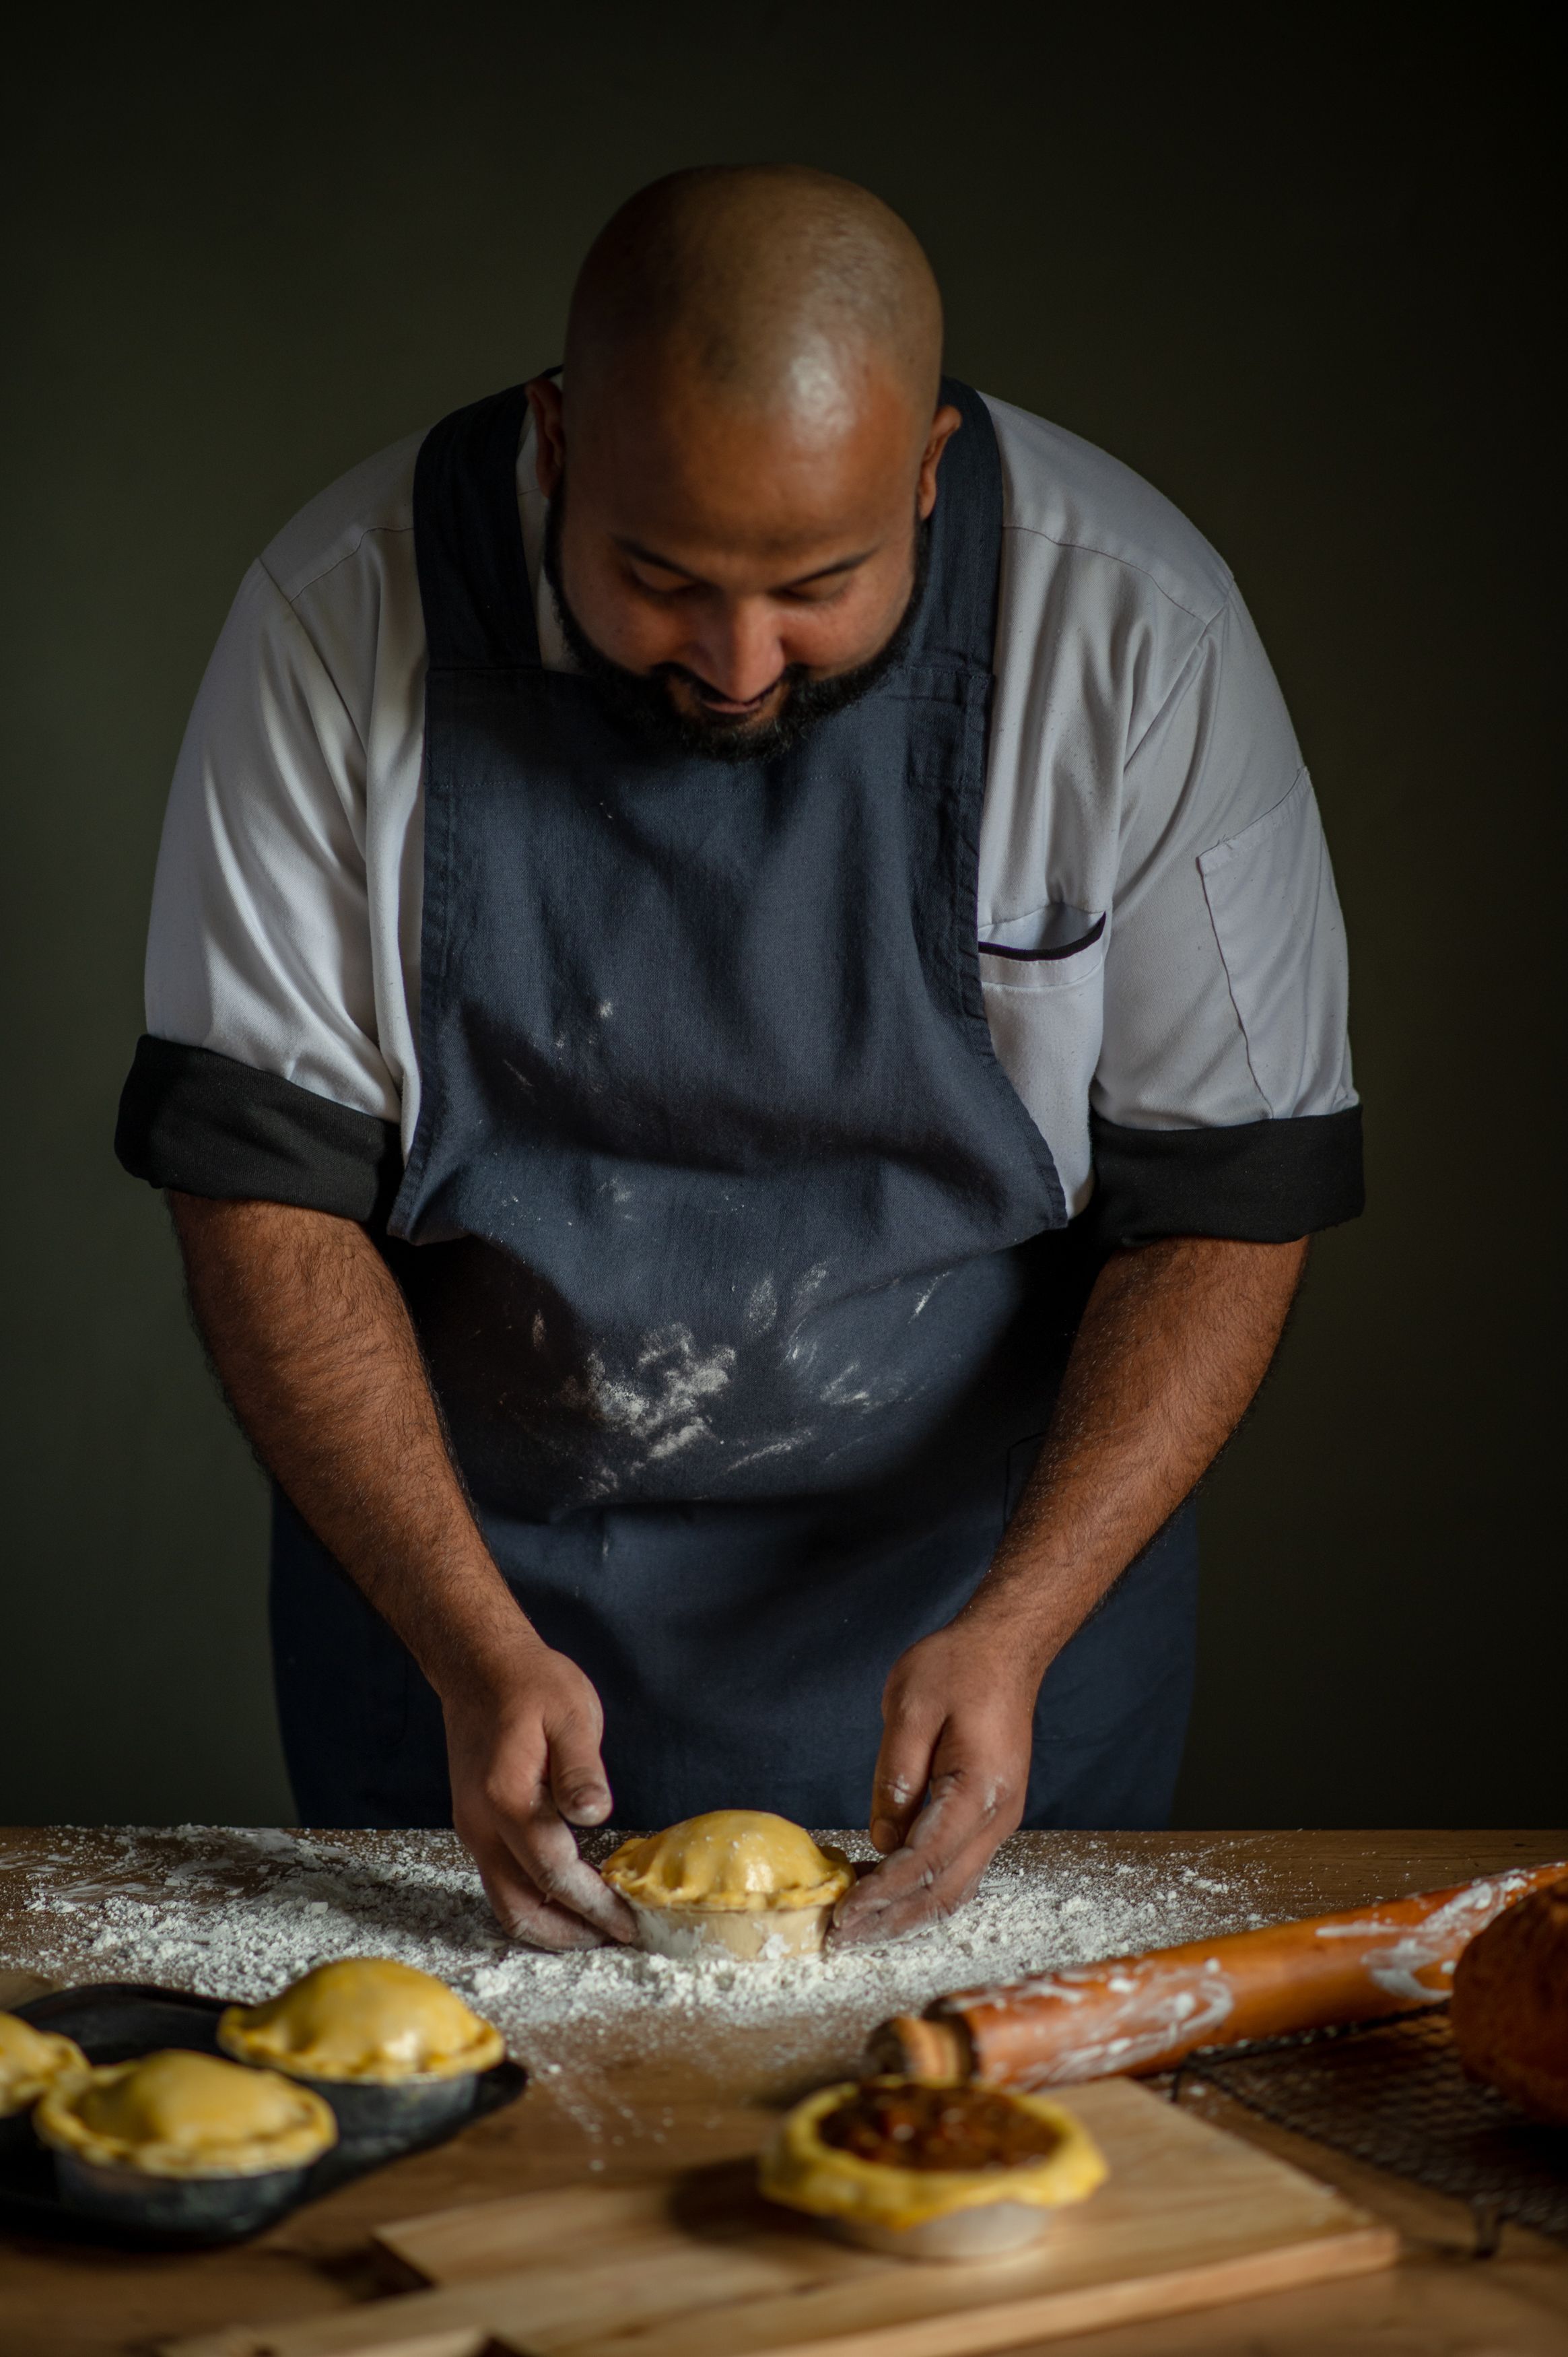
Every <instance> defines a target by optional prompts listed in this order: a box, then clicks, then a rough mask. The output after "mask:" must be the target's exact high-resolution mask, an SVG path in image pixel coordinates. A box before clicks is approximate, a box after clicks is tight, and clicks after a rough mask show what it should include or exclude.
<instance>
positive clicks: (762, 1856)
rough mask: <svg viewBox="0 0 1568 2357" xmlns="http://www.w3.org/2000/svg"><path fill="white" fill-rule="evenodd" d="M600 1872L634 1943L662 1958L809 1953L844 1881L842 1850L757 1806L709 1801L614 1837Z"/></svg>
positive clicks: (850, 1871)
mask: <svg viewBox="0 0 1568 2357" xmlns="http://www.w3.org/2000/svg"><path fill="white" fill-rule="evenodd" d="M602 1871H603V1873H604V1878H605V1880H606V1881H607V1883H608V1884H609V1885H610V1888H611V1889H613V1890H617V1891H618V1892H619V1893H620V1896H621V1897H622V1898H623V1899H624V1900H626V1902H627V1904H628V1907H629V1908H630V1909H631V1910H632V1913H633V1914H634V1915H635V1916H636V1918H637V1926H638V1935H639V1940H640V1942H641V1944H642V1945H643V1947H645V1948H652V1949H655V1950H656V1951H658V1953H660V1954H662V1955H668V1956H690V1955H696V1954H700V1953H703V1951H704V1950H707V1949H712V1948H726V1949H728V1950H729V1952H730V1953H731V1954H733V1955H737V1956H750V1957H764V1958H767V1957H774V1956H788V1955H803V1954H809V1953H811V1952H812V1951H814V1950H815V1949H818V1948H820V1947H821V1946H822V1942H823V1940H824V1938H825V1937H826V1935H827V1930H828V1926H829V1924H830V1923H831V1922H832V1912H833V1909H834V1907H835V1906H836V1905H837V1904H838V1902H839V1900H841V1899H842V1898H843V1894H844V1892H845V1891H846V1890H848V1889H850V1888H851V1886H852V1885H853V1883H854V1867H853V1866H852V1865H851V1864H850V1861H849V1859H848V1858H847V1857H845V1856H844V1854H843V1851H842V1850H839V1849H833V1848H832V1847H823V1846H821V1845H819V1844H818V1843H816V1842H814V1841H813V1840H812V1839H811V1835H810V1834H809V1833H806V1832H805V1831H804V1830H803V1829H802V1828H801V1827H800V1825H793V1824H790V1823H789V1818H788V1817H776V1816H773V1815H771V1814H769V1813H768V1811H766V1810H764V1809H712V1810H710V1811H709V1812H708V1813H707V1814H706V1815H705V1816H700V1817H688V1818H686V1820H685V1821H684V1823H683V1824H678V1825H671V1826H669V1827H667V1829H666V1830H665V1831H664V1832H663V1833H661V1834H648V1835H643V1836H642V1837H641V1838H640V1839H639V1840H635V1841H628V1842H623V1843H622V1844H621V1846H620V1847H619V1849H618V1850H617V1851H615V1853H614V1854H613V1856H611V1857H609V1858H607V1860H606V1862H605V1865H604V1867H603V1869H602Z"/></svg>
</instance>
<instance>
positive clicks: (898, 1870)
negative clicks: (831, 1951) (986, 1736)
mask: <svg viewBox="0 0 1568 2357" xmlns="http://www.w3.org/2000/svg"><path fill="white" fill-rule="evenodd" d="M986 1755H989V1756H986ZM1017 1814H1018V1809H1017V1796H1016V1792H1015V1779H1014V1778H1013V1777H1011V1776H1010V1775H1008V1774H1007V1773H1006V1772H1004V1770H999V1769H998V1768H997V1766H996V1764H995V1758H994V1751H993V1747H991V1746H989V1745H988V1746H986V1747H985V1748H984V1754H977V1752H976V1750H975V1749H974V1748H973V1747H972V1745H971V1744H970V1743H968V1742H966V1741H965V1739H964V1737H963V1734H962V1731H961V1729H960V1728H958V1727H954V1726H953V1725H952V1724H951V1722H949V1724H948V1725H947V1726H946V1727H944V1728H943V1731H942V1737H941V1739H940V1742H939V1744H938V1747H937V1752H936V1757H935V1759H934V1760H933V1762H932V1778H931V1792H930V1798H929V1801H928V1802H927V1803H926V1805H925V1807H924V1808H923V1809H922V1810H921V1811H920V1813H919V1815H918V1817H917V1818H916V1820H915V1823H914V1824H913V1825H912V1826H911V1827H910V1829H909V1833H908V1838H907V1840H906V1841H905V1843H904V1845H903V1846H902V1848H901V1849H898V1850H897V1851H896V1852H895V1853H894V1855H893V1856H892V1857H889V1858H888V1859H886V1862H885V1863H884V1864H883V1865H882V1866H879V1867H877V1868H876V1869H875V1872H874V1873H872V1874H869V1875H867V1876H866V1878H865V1880H864V1881H863V1882H861V1883H859V1884H857V1885H856V1887H855V1889H854V1890H853V1891H851V1892H849V1893H847V1894H846V1896H845V1897H844V1898H843V1900H841V1902H840V1905H839V1909H838V1911H837V1914H836V1916H835V1919H834V1920H835V1923H836V1925H837V1928H838V1930H839V1932H841V1933H842V1934H843V1935H844V1936H845V1938H846V1941H847V1943H849V1944H851V1945H853V1944H854V1943H855V1942H856V1941H862V1940H882V1939H893V1938H897V1937H899V1936H901V1935H902V1934H903V1933H904V1932H908V1931H913V1930H917V1929H918V1927H919V1926H920V1924H922V1923H926V1922H930V1921H933V1920H935V1919H937V1918H939V1917H940V1916H942V1915H946V1914H950V1913H951V1912H952V1911H953V1910H954V1909H955V1908H957V1907H960V1906H961V1905H962V1904H963V1903H964V1901H965V1900H967V1899H968V1898H969V1897H970V1896H971V1895H972V1892H973V1889H974V1887H975V1884H976V1883H977V1882H978V1881H979V1879H980V1877H981V1875H982V1874H983V1872H984V1870H985V1867H986V1866H987V1864H988V1863H989V1861H990V1859H991V1857H992V1856H993V1853H994V1851H995V1848H996V1846H997V1844H998V1842H999V1841H1000V1840H1001V1839H1002V1837H1003V1835H1004V1834H1006V1833H1009V1832H1011V1830H1012V1828H1013V1826H1014V1825H1015V1824H1016V1823H1017Z"/></svg>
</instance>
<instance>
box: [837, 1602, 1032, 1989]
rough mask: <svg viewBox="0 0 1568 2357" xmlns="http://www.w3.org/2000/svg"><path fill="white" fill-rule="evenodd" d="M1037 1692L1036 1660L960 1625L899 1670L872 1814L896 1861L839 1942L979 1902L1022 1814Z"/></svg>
mask: <svg viewBox="0 0 1568 2357" xmlns="http://www.w3.org/2000/svg"><path fill="white" fill-rule="evenodd" d="M1038 1684H1039V1675H1038V1673H1037V1671H1036V1669H1035V1668H1034V1666H1033V1664H1032V1663H1029V1662H1028V1661H1027V1660H1026V1659H1025V1660H1020V1659H1019V1657H1018V1656H1017V1655H1016V1653H1009V1652H1008V1649H1007V1648H1006V1647H1005V1646H1004V1645H998V1644H997V1642H996V1641H995V1639H994V1638H993V1636H991V1634H990V1632H988V1631H977V1630H972V1629H970V1628H968V1627H966V1625H965V1623H964V1622H963V1621H962V1620H957V1621H954V1622H953V1623H952V1624H951V1625H950V1627H949V1628H946V1629H939V1630H938V1631H936V1633H935V1635H934V1636H930V1637H925V1638H922V1639H921V1641H920V1642H919V1643H918V1645H911V1646H910V1648H909V1650H908V1652H907V1653H905V1654H903V1655H902V1656H901V1657H900V1659H899V1660H898V1661H897V1662H896V1663H894V1665H893V1668H892V1671H891V1673H890V1674H889V1676H888V1680H887V1684H886V1689H885V1691H884V1694H883V1698H882V1721H883V1733H882V1749H881V1750H880V1752H879V1753H878V1755H877V1760H876V1777H875V1784H874V1786H873V1790H872V1815H871V1838H872V1841H873V1842H874V1843H875V1846H876V1847H877V1848H878V1849H879V1850H881V1851H882V1852H883V1854H884V1856H885V1857H886V1859H887V1862H886V1865H885V1866H882V1867H878V1869H877V1871H876V1872H875V1874H873V1875H869V1876H867V1877H865V1878H864V1879H863V1880H862V1881H861V1882H859V1883H858V1884H857V1885H856V1886H855V1888H854V1889H853V1890H852V1891H850V1892H849V1893H848V1894H847V1895H846V1896H845V1898H844V1899H843V1900H842V1901H841V1902H840V1905H839V1910H838V1916H837V1930H836V1932H835V1934H834V1936H835V1939H837V1940H839V1941H843V1942H844V1943H850V1944H853V1943H855V1942H857V1941H871V1940H894V1939H897V1938H898V1936H899V1935H900V1934H901V1933H902V1932H914V1931H918V1930H919V1929H920V1928H921V1926H922V1925H924V1924H927V1923H929V1922H932V1921H940V1919H941V1918H942V1917H943V1916H944V1915H950V1914H951V1913H952V1912H953V1910H954V1909H955V1908H958V1907H961V1906H962V1905H963V1903H964V1900H966V1899H969V1898H972V1896H973V1892H974V1887H975V1885H976V1883H977V1882H978V1881H979V1880H980V1878H981V1876H982V1875H983V1873H984V1871H985V1868H986V1867H987V1866H988V1865H989V1864H990V1861H991V1856H992V1853H993V1850H994V1849H995V1847H996V1845H997V1844H998V1842H1000V1841H1004V1840H1005V1838H1006V1836H1007V1835H1009V1834H1010V1833H1012V1832H1013V1831H1014V1830H1015V1827H1016V1825H1017V1824H1018V1820H1019V1818H1020V1817H1021V1816H1022V1815H1023V1813H1024V1796H1025V1793H1026V1790H1027V1788H1028V1781H1029V1759H1030V1753H1031V1751H1032V1749H1033V1744H1034V1731H1035V1730H1034V1708H1035V1694H1036V1688H1037V1687H1038ZM928 1786H929V1790H930V1797H929V1800H928V1799H926V1792H927V1788H928ZM922 1803H924V1805H923V1806H922ZM889 1852H891V1853H892V1854H891V1856H888V1853H889Z"/></svg>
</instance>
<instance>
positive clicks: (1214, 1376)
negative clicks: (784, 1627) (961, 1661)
mask: <svg viewBox="0 0 1568 2357" xmlns="http://www.w3.org/2000/svg"><path fill="white" fill-rule="evenodd" d="M1306 1250H1307V1247H1306V1243H1305V1240H1303V1241H1302V1242H1300V1243H1287V1244H1248V1243H1230V1242H1228V1241H1225V1240H1222V1239H1217V1238H1209V1237H1199V1236H1177V1237H1172V1238H1170V1239H1168V1240H1167V1241H1165V1242H1164V1243H1154V1244H1146V1245H1144V1247H1143V1248H1142V1249H1141V1250H1139V1251H1135V1252H1122V1253H1118V1254H1115V1255H1114V1256H1113V1257H1112V1259H1111V1260H1110V1261H1109V1262H1108V1263H1107V1264H1106V1265H1105V1267H1104V1268H1103V1269H1102V1270H1101V1274H1100V1276H1099V1278H1098V1280H1097V1281H1096V1284H1095V1286H1094V1290H1093V1292H1092V1293H1091V1294H1090V1299H1089V1305H1088V1308H1087V1309H1086V1310H1085V1312H1084V1316H1083V1319H1082V1322H1081V1324H1080V1326H1079V1331H1078V1335H1077V1338H1076V1340H1075V1341H1074V1344H1073V1349H1072V1354H1071V1357H1070V1358H1069V1362H1068V1368H1067V1372H1066V1375H1065V1377H1064V1380H1063V1383H1062V1388H1061V1392H1060V1394H1059V1396H1058V1402H1057V1406H1056V1412H1055V1415H1054V1416H1053V1418H1052V1421H1051V1426H1050V1429H1049V1431H1048V1432H1047V1436H1046V1440H1045V1444H1044V1446H1043V1448H1041V1451H1040V1456H1039V1459H1038V1462H1037V1463H1036V1467H1035V1469H1034V1472H1033V1474H1032V1475H1031V1478H1030V1480H1029V1482H1028V1485H1027V1487H1026V1490H1025V1492H1024V1495H1023V1497H1022V1499H1021V1500H1020V1501H1019V1504H1018V1508H1017V1511H1016V1512H1015V1514H1014V1516H1013V1519H1012V1522H1011V1523H1009V1525H1008V1528H1007V1532H1006V1535H1005V1537H1004V1540H1003V1543H1002V1545H1001V1547H1000V1548H999V1549H998V1551H997V1554H996V1556H995V1559H994V1561H993V1565H992V1568H991V1570H990V1572H989V1573H988V1574H987V1576H986V1578H985V1579H984V1581H983V1583H982V1585H981V1587H979V1588H978V1589H977V1590H976V1592H975V1595H974V1597H973V1598H972V1600H971V1602H970V1604H969V1605H968V1607H967V1608H966V1609H965V1611H964V1613H963V1615H962V1616H961V1620H963V1621H965V1622H968V1623H969V1624H971V1625H972V1626H983V1627H989V1628H993V1629H994V1631H995V1632H996V1633H997V1635H998V1636H999V1637H1001V1638H1004V1640H1005V1641H1006V1642H1007V1644H1008V1645H1009V1646H1012V1647H1019V1648H1022V1649H1023V1650H1024V1651H1025V1652H1026V1654H1027V1656H1028V1658H1029V1660H1030V1662H1031V1664H1032V1666H1033V1667H1034V1668H1035V1669H1036V1671H1037V1672H1038V1673H1039V1674H1044V1672H1045V1670H1046V1668H1047V1666H1048V1665H1049V1663H1050V1662H1051V1661H1052V1659H1053V1658H1054V1657H1055V1655H1056V1654H1057V1653H1058V1652H1059V1651H1060V1649H1061V1647H1062V1646H1063V1645H1064V1644H1065V1643H1066V1642H1067V1640H1068V1639H1069V1637H1070V1636H1071V1635H1072V1633H1073V1631H1074V1630H1075V1629H1077V1628H1078V1627H1079V1623H1080V1622H1081V1621H1082V1620H1084V1618H1085V1616H1086V1615H1087V1614H1088V1613H1089V1612H1090V1610H1092V1609H1093V1607H1094V1605H1095V1604H1096V1603H1097V1602H1098V1601H1099V1599H1100V1598H1101V1596H1102V1595H1103V1594H1104V1593H1105V1591H1106V1589H1107V1588H1108V1587H1110V1586H1111V1584H1112V1581H1113V1580H1114V1579H1115V1578H1116V1577H1118V1575H1119V1574H1120V1573H1121V1572H1122V1571H1123V1570H1124V1569H1125V1568H1126V1566H1127V1565H1128V1564H1129V1563H1130V1562H1131V1561H1132V1559H1133V1556H1134V1555H1136V1554H1137V1553H1138V1551H1139V1549H1140V1548H1141V1547H1144V1546H1145V1545H1146V1544H1148V1542H1149V1540H1150V1539H1151V1538H1153V1537H1154V1535H1155V1532H1156V1531H1157V1530H1158V1529H1159V1528H1160V1526H1161V1524H1162V1523H1164V1522H1165V1521H1166V1519H1167V1518H1168V1517H1169V1515H1171V1514H1172V1513H1173V1512H1175V1511H1176V1507H1177V1506H1178V1505H1180V1503H1181V1501H1182V1500H1183V1499H1184V1498H1186V1497H1187V1494H1188V1493H1189V1491H1191V1490H1192V1489H1193V1488H1194V1487H1195V1486H1196V1484H1197V1482H1198V1481H1199V1480H1201V1478H1202V1476H1203V1475H1204V1473H1205V1472H1207V1470H1208V1467H1209V1466H1210V1465H1211V1464H1212V1463H1213V1461H1214V1459H1215V1458H1216V1457H1217V1456H1218V1455H1219V1451H1220V1449H1221V1448H1223V1447H1224V1445H1225V1443H1226V1441H1227V1440H1228V1439H1229V1438H1230V1435H1231V1433H1232V1432H1233V1431H1234V1430H1235V1428H1236V1426H1237V1425H1238V1424H1239V1423H1240V1420H1241V1417H1242V1416H1243V1415H1244V1414H1245V1413H1246V1410H1247V1408H1248V1406H1249V1405H1250V1403H1251V1399H1252V1397H1253V1394H1255V1392H1256V1391H1257V1388H1258V1386H1259V1384H1260V1383H1262V1379H1263V1376H1264V1375H1265V1373H1266V1372H1267V1371H1268V1366H1269V1361H1270V1360H1271V1359H1272V1358H1273V1353H1274V1350H1275V1347H1276V1345H1277V1344H1278V1341H1279V1338H1280V1334H1281V1332H1282V1330H1283V1326H1284V1321H1285V1317H1286V1314H1287V1313H1288V1311H1289V1308H1290V1305H1291V1302H1292V1299H1293V1298H1294V1294H1295V1289H1296V1286H1298V1285H1299V1283H1300V1281H1301V1274H1302V1270H1303V1267H1304V1266H1305V1260H1306Z"/></svg>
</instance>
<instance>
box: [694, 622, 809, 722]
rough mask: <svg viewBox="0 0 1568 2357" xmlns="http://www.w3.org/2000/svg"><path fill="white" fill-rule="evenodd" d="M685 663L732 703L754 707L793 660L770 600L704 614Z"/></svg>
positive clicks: (697, 626)
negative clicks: (781, 634) (782, 641)
mask: <svg viewBox="0 0 1568 2357" xmlns="http://www.w3.org/2000/svg"><path fill="white" fill-rule="evenodd" d="M681 661H682V663H683V664H684V665H685V667H686V669H687V670H688V671H693V672H695V673H696V674H697V677H698V678H699V679H700V680H703V681H704V682H705V683H706V684H707V685H708V686H709V687H711V688H713V689H714V690H715V691H716V692H717V694H720V695H722V696H724V697H725V698H726V700H727V701H728V702H729V703H731V704H752V703H755V702H756V700H757V697H758V696H759V695H762V694H766V692H767V691H768V688H770V687H771V686H772V685H773V683H774V682H775V680H777V679H778V677H779V673H781V672H782V671H783V670H784V669H785V668H786V666H787V665H788V663H789V656H788V654H787V653H786V651H785V650H784V648H783V645H782V644H781V642H780V639H779V620H778V617H777V615H775V614H774V613H772V612H771V611H770V610H769V608H768V601H767V599H765V598H750V597H747V598H740V599H736V601H735V602H734V603H726V604H724V605H722V606H721V605H717V604H715V606H714V608H713V610H712V611H711V612H710V613H707V614H704V615H703V617H702V619H701V620H700V621H699V622H698V623H697V624H696V627H695V628H694V629H693V633H692V637H691V640H689V642H688V645H687V647H685V648H683V649H682V653H681Z"/></svg>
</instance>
